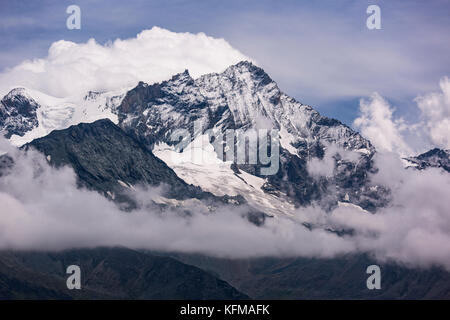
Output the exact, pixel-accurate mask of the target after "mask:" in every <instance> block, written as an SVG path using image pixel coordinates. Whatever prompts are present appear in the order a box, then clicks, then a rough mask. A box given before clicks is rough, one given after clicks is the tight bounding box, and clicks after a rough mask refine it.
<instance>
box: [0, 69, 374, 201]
mask: <svg viewBox="0 0 450 320" xmlns="http://www.w3.org/2000/svg"><path fill="white" fill-rule="evenodd" d="M17 92H20V90H19V89H18V90H17ZM15 105H16V104H15ZM15 107H16V106H15ZM3 109H5V108H3ZM36 110H37V115H39V121H38V119H37V117H35V121H36V122H34V123H33V122H32V123H31V124H29V123H27V126H25V128H22V127H24V126H21V123H22V122H26V121H25V120H27V121H28V120H29V119H30V118H28V117H26V119H23V118H21V117H23V116H22V115H21V116H19V121H15V122H14V124H13V125H12V126H9V127H8V126H6V128H10V129H11V128H16V129H17V128H19V129H20V128H22V131H20V130H16V129H14V130H16V131H13V132H16V133H15V134H22V135H23V133H24V132H26V131H27V130H28V131H29V132H27V133H26V135H25V136H24V139H23V140H24V141H25V142H28V141H31V140H32V138H36V137H41V136H45V135H47V134H48V133H49V132H51V131H52V130H54V129H63V128H67V127H68V126H70V125H71V124H77V123H80V122H93V121H95V120H98V119H101V118H109V119H111V120H112V121H113V122H114V123H115V124H118V126H119V127H121V128H122V129H123V130H124V131H126V132H127V134H129V135H130V136H132V137H133V138H134V139H136V140H137V141H139V142H140V143H141V144H142V145H144V146H146V147H147V148H148V149H149V150H153V149H154V148H155V146H157V145H159V144H167V145H169V146H170V145H174V144H175V143H176V141H172V140H171V134H172V133H173V132H174V131H175V130H178V129H187V130H189V132H192V133H193V126H194V123H195V122H196V121H200V122H201V123H202V125H203V127H204V129H213V130H215V131H216V132H222V133H224V132H226V131H227V130H228V129H242V130H250V129H276V130H278V134H279V137H278V138H279V141H280V145H281V150H280V160H279V161H280V166H279V167H280V170H279V172H278V173H277V174H276V175H273V176H269V177H263V176H260V166H259V165H239V166H235V167H234V169H233V170H236V172H238V171H239V170H242V171H244V172H246V173H248V174H250V175H254V176H255V177H257V178H258V179H260V180H257V181H258V183H257V184H258V187H257V188H258V189H259V190H264V191H265V192H267V193H273V194H278V195H280V196H282V197H284V196H285V197H287V198H289V199H291V200H292V201H293V202H295V203H296V204H300V205H306V204H309V203H311V202H313V201H319V200H320V199H321V197H322V195H323V194H325V193H326V189H327V188H328V187H333V188H334V189H336V190H338V191H337V192H336V197H335V198H334V200H333V201H332V202H333V203H335V204H336V203H337V200H341V199H343V198H344V197H346V196H348V197H349V198H350V202H352V203H356V204H361V205H362V206H363V207H365V208H371V207H372V208H373V207H374V206H376V202H377V201H378V200H377V199H375V198H376V197H374V195H373V194H371V192H368V191H367V190H370V188H369V186H368V183H369V178H368V172H369V171H370V170H371V168H372V163H371V158H372V156H373V154H374V152H375V149H374V147H373V146H372V145H371V143H370V142H369V141H368V140H366V139H364V138H363V137H362V136H361V135H359V134H358V133H357V132H355V131H353V130H352V129H351V128H349V127H348V126H346V125H344V124H342V123H341V122H340V121H337V120H334V119H330V118H327V117H324V116H322V115H320V113H319V112H317V111H316V110H314V109H313V108H312V107H311V106H308V105H305V104H302V103H300V102H298V101H297V100H295V99H294V98H292V97H290V96H288V95H286V94H285V93H283V92H282V91H281V90H280V88H279V87H278V85H277V84H276V82H275V81H273V80H272V79H271V78H270V76H269V75H268V74H267V73H266V72H265V71H264V70H263V69H262V68H260V67H258V66H256V65H255V64H253V63H252V62H249V61H241V62H239V63H237V64H235V65H232V66H230V67H228V68H227V69H226V70H224V71H223V72H221V73H210V74H205V75H203V76H201V77H199V78H197V79H193V78H192V77H191V76H190V74H189V71H188V70H185V71H184V72H181V73H178V74H175V75H174V76H172V77H171V78H170V79H168V80H166V81H162V82H160V83H154V84H147V83H144V82H139V83H138V85H137V86H136V87H134V88H133V89H131V90H129V91H128V92H126V93H125V92H119V93H102V92H93V91H92V92H89V93H88V94H87V95H86V96H85V97H80V99H79V101H66V100H58V99H56V98H55V99H54V100H49V99H47V100H46V101H45V103H43V104H42V106H38V107H36V108H35V110H34V111H35V112H36ZM3 114H4V115H5V114H6V116H4V117H3V118H4V119H14V117H12V114H13V112H9V113H8V112H6V113H5V112H4V111H3ZM31 119H33V118H31ZM8 121H9V120H8ZM0 127H1V128H5V125H3V126H2V125H1V123H0ZM30 130H31V131H30ZM10 131H11V130H10ZM11 134H12V133H11ZM11 134H10V135H9V136H11ZM30 137H32V138H31V139H30ZM191 138H192V139H194V138H195V136H194V135H192V137H191ZM191 141H192V140H191ZM189 142H190V141H187V143H189ZM330 146H336V147H337V148H338V149H339V150H346V152H347V151H348V152H350V153H353V154H354V156H352V160H348V159H347V158H346V157H345V156H342V155H341V156H340V155H337V156H336V155H335V157H334V159H335V168H334V172H333V175H332V177H327V178H326V179H324V180H320V179H316V178H314V177H312V176H311V175H310V174H309V172H308V163H309V162H310V161H311V159H314V158H318V159H321V158H322V157H324V155H325V153H326V151H327V150H328V149H329V147H330ZM331 149H333V148H331ZM333 150H334V149H333ZM337 152H338V153H339V152H341V151H337ZM341 153H342V152H341ZM184 169H185V168H184ZM184 169H183V168H181V169H180V170H184ZM210 169H211V170H213V169H212V168H210ZM214 170H215V169H214ZM180 172H181V171H180ZM207 172H210V171H208V170H202V171H200V172H198V173H197V176H198V177H199V178H198V179H194V180H195V181H194V180H192V183H193V184H196V185H198V186H201V187H204V181H207V177H206V176H205V177H204V179H203V178H202V177H203V176H202V174H207ZM228 173H229V172H228ZM228 173H227V174H228ZM180 174H181V173H180ZM231 174H232V175H233V174H234V173H233V171H231ZM241 178H242V177H241ZM250 178H251V177H250ZM251 179H253V178H251ZM255 181H256V180H255ZM246 183H247V184H248V183H249V182H248V181H246ZM364 188H365V189H364ZM211 190H212V191H217V190H218V189H217V188H216V189H214V188H213V189H211Z"/></svg>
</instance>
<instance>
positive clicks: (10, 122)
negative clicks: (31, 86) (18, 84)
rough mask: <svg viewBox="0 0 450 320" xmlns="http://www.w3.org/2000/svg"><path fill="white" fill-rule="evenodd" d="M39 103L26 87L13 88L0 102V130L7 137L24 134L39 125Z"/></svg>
mask: <svg viewBox="0 0 450 320" xmlns="http://www.w3.org/2000/svg"><path fill="white" fill-rule="evenodd" d="M38 108H39V104H38V103H37V102H36V101H35V100H34V99H33V98H32V97H31V96H30V94H29V93H28V92H27V90H26V89H25V88H15V89H12V90H11V91H10V92H9V93H8V94H7V95H6V96H5V97H4V98H3V99H2V100H1V102H0V130H1V131H3V132H4V136H5V137H6V138H8V139H9V138H10V137H11V136H12V135H18V136H23V135H24V134H25V133H26V132H27V131H30V130H32V129H33V128H35V127H37V126H38V118H37V113H36V111H37V109H38Z"/></svg>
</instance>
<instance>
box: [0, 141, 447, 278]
mask: <svg viewBox="0 0 450 320" xmlns="http://www.w3.org/2000/svg"><path fill="white" fill-rule="evenodd" d="M8 148H9V150H8V153H9V154H10V155H14V158H15V161H16V162H15V166H14V167H13V169H12V170H11V171H10V172H9V173H8V174H6V175H3V176H2V177H1V178H0V203H1V209H0V249H35V250H60V249H66V248H74V247H96V246H115V245H121V246H127V247H131V248H136V249H150V250H167V251H181V252H187V253H194V252H195V253H203V254H207V255H214V256H220V257H231V258H243V257H261V256H278V257H285V256H302V257H334V256H336V255H341V254H346V253H361V252H367V253H369V254H372V255H373V256H375V257H376V258H378V259H379V260H381V261H395V262H398V263H401V264H405V265H408V266H412V267H417V266H419V267H429V266H432V265H437V266H442V267H444V268H446V269H447V270H449V271H450V212H449V210H448V204H449V202H448V201H449V200H448V199H450V175H449V174H448V173H445V172H443V171H441V170H438V169H429V170H426V171H416V170H412V169H408V170H405V169H403V166H402V163H401V161H400V160H399V159H398V157H397V156H396V155H393V154H388V153H385V154H379V155H377V158H376V164H377V165H378V167H379V168H380V171H379V173H378V174H377V175H376V176H374V177H373V179H374V182H376V183H380V184H384V185H387V186H388V187H390V188H391V189H392V192H393V201H392V203H391V204H390V206H389V207H388V208H384V209H381V210H380V211H379V212H378V213H377V214H370V213H367V212H364V211H362V210H361V209H360V208H358V207H354V206H352V205H347V206H341V207H339V208H337V209H335V210H334V211H333V212H331V213H325V212H323V211H321V210H320V209H318V208H315V207H309V208H302V209H299V210H298V212H297V217H296V219H288V218H276V219H267V221H266V224H265V225H264V226H262V227H257V226H255V225H253V224H251V223H250V222H248V221H247V220H246V219H245V218H243V217H242V213H243V211H241V210H240V209H236V208H234V209H231V208H230V207H227V206H224V207H221V208H218V209H217V210H216V212H214V213H209V214H204V213H199V212H201V211H202V210H201V208H200V206H199V205H198V204H195V202H192V203H190V204H186V205H185V206H183V208H182V210H183V211H184V210H190V211H192V212H193V213H194V214H193V215H191V216H186V215H184V216H183V215H182V214H180V212H178V210H177V209H170V210H166V211H164V212H163V213H161V212H160V210H159V209H157V208H155V207H152V206H151V205H149V204H150V203H151V200H152V199H153V198H155V197H157V196H159V193H158V190H157V189H150V190H140V191H138V192H137V193H136V196H137V198H138V199H140V201H142V202H145V204H147V205H148V206H147V209H145V210H135V211H132V212H123V211H120V210H119V209H118V208H117V207H116V205H115V204H114V203H112V202H111V201H109V200H107V199H106V198H104V197H102V196H101V195H99V194H98V193H96V192H92V191H87V190H83V189H77V188H76V178H75V174H74V172H73V171H72V170H71V169H69V168H63V169H58V170H57V169H55V168H51V167H50V166H49V165H48V164H47V162H46V160H45V159H44V158H43V156H42V155H40V154H37V153H28V154H24V153H22V152H19V151H17V150H15V149H11V148H10V147H8ZM4 149H5V146H3V150H4ZM242 210H244V209H242ZM299 221H308V222H311V223H314V224H315V225H317V226H320V228H314V229H313V230H308V229H307V228H305V227H304V226H303V225H302V224H301V223H299ZM325 228H334V229H353V230H354V232H353V234H352V235H346V236H338V235H336V234H335V233H330V232H327V231H324V229H325Z"/></svg>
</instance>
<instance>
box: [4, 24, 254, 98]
mask: <svg viewBox="0 0 450 320" xmlns="http://www.w3.org/2000/svg"><path fill="white" fill-rule="evenodd" d="M241 60H250V59H249V58H248V57H246V56H245V55H243V54H242V53H240V52H239V51H238V50H236V49H234V48H232V47H231V46H230V44H229V43H228V42H226V41H225V40H223V39H216V38H212V37H209V36H207V35H205V34H204V33H198V34H191V33H175V32H171V31H169V30H165V29H162V28H158V27H153V28H152V29H151V30H144V31H142V32H141V33H139V34H138V35H137V36H136V38H131V39H126V40H121V39H117V40H115V41H114V42H110V43H107V44H105V45H101V44H98V43H97V42H95V40H94V39H90V40H88V41H87V42H86V43H74V42H71V41H65V40H60V41H57V42H54V43H53V44H52V45H51V46H50V48H49V50H48V55H47V57H46V58H43V59H33V60H27V61H24V62H22V63H21V64H19V65H17V66H15V67H14V68H12V69H9V70H7V71H5V72H3V73H2V74H0V93H2V94H5V93H7V91H9V89H11V88H12V87H16V86H24V87H28V88H31V89H35V90H39V91H42V92H44V93H46V94H49V95H53V96H57V97H65V96H69V95H82V94H85V93H86V92H87V91H89V90H97V91H108V90H115V89H120V88H127V87H131V86H134V85H136V84H137V83H138V82H139V81H144V82H148V83H154V82H158V81H162V80H167V79H168V78H170V77H171V76H172V75H174V74H176V73H179V72H183V71H184V70H185V69H188V70H189V72H190V74H191V75H192V76H193V77H198V76H200V75H202V74H205V73H210V72H220V71H222V70H224V69H225V68H226V67H228V66H229V65H232V64H235V63H237V62H239V61H241Z"/></svg>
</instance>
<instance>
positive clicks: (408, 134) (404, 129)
mask: <svg viewBox="0 0 450 320" xmlns="http://www.w3.org/2000/svg"><path fill="white" fill-rule="evenodd" d="M440 88H441V92H433V93H429V94H426V95H421V96H418V97H417V98H416V99H414V101H415V102H416V103H417V107H418V110H419V111H420V113H421V116H420V119H419V121H417V122H414V123H412V122H407V121H405V120H404V119H403V118H402V117H396V116H395V115H394V114H395V109H394V108H393V107H392V106H391V105H390V104H389V103H388V102H387V101H386V100H385V99H384V98H383V97H382V96H381V95H379V94H378V93H374V94H372V95H371V96H370V98H369V99H362V100H361V101H360V115H359V117H358V118H356V119H355V121H354V122H353V125H354V126H355V128H356V129H357V130H359V131H360V132H361V134H362V135H363V136H364V137H366V138H367V139H369V140H370V141H371V142H372V143H373V144H374V145H375V147H376V148H377V149H378V150H380V151H388V152H395V153H397V154H399V155H401V156H411V155H414V154H418V153H421V152H424V151H427V150H429V149H431V148H432V147H439V148H443V149H449V148H450V138H449V137H450V81H449V79H448V77H444V78H442V79H441V81H440Z"/></svg>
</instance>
